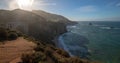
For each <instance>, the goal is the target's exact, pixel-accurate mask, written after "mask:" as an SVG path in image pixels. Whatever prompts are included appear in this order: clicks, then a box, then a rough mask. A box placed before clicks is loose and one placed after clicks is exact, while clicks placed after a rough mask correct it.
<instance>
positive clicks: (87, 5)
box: [0, 0, 120, 21]
mask: <svg viewBox="0 0 120 63" xmlns="http://www.w3.org/2000/svg"><path fill="white" fill-rule="evenodd" d="M15 8H18V5H17V4H16V2H14V0H0V9H10V10H11V9H15ZM32 9H36V10H44V11H47V12H51V13H55V14H60V15H63V16H65V17H67V18H69V19H70V20H73V21H120V0H34V2H33V5H32Z"/></svg>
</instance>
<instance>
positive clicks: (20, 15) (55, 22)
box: [0, 9, 71, 43]
mask: <svg viewBox="0 0 120 63" xmlns="http://www.w3.org/2000/svg"><path fill="white" fill-rule="evenodd" d="M69 22H71V21H69V20H68V19H67V18H65V17H63V16H60V15H55V14H50V13H46V12H44V11H32V12H30V11H25V10H20V9H16V10H12V11H9V10H0V26H1V27H2V26H3V27H6V28H13V29H14V30H19V31H21V32H23V33H25V34H27V35H29V36H32V37H35V38H36V39H38V40H42V41H44V42H47V43H53V42H52V41H51V40H53V39H54V37H55V36H58V35H60V34H62V33H65V32H66V31H67V30H66V24H67V23H69ZM20 23H21V24H20ZM23 24H24V25H25V26H24V25H23Z"/></svg>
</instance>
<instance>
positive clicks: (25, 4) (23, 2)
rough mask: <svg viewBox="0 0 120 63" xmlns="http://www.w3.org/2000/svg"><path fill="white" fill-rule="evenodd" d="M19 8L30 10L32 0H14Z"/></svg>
mask: <svg viewBox="0 0 120 63" xmlns="http://www.w3.org/2000/svg"><path fill="white" fill-rule="evenodd" d="M16 1H17V4H18V6H19V8H20V9H23V10H32V8H31V7H32V4H33V1H34V0H16Z"/></svg>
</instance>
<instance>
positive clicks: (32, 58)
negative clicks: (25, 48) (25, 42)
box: [21, 52, 47, 63]
mask: <svg viewBox="0 0 120 63" xmlns="http://www.w3.org/2000/svg"><path fill="white" fill-rule="evenodd" d="M46 58H47V57H46V55H45V54H44V53H42V52H35V53H28V54H23V55H22V57H21V59H22V62H23V63H39V62H40V61H45V60H46Z"/></svg>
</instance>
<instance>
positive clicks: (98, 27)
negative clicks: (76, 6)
mask: <svg viewBox="0 0 120 63" xmlns="http://www.w3.org/2000/svg"><path fill="white" fill-rule="evenodd" d="M67 29H68V32H67V33H65V34H63V35H61V36H60V37H59V43H60V45H59V47H61V48H63V49H65V50H66V51H67V52H69V54H70V55H71V56H79V57H81V58H88V59H90V60H97V61H100V62H103V63H120V22H116V21H80V22H78V24H76V25H73V26H67Z"/></svg>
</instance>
